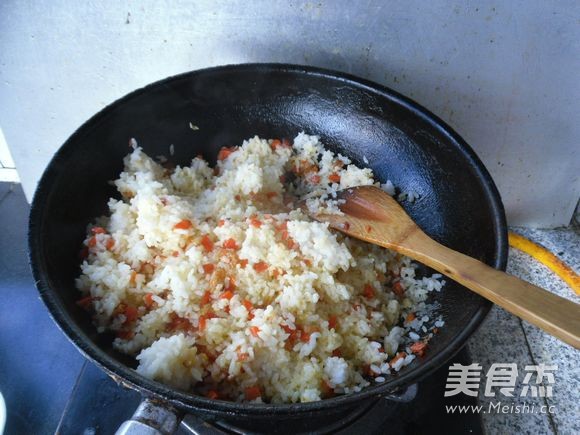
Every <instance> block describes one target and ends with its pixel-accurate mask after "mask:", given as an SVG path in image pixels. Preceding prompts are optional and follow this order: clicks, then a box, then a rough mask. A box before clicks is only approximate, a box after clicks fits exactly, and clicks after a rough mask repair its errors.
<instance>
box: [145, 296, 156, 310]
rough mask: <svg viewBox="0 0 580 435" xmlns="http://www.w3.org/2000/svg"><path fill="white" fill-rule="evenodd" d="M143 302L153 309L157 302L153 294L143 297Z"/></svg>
mask: <svg viewBox="0 0 580 435" xmlns="http://www.w3.org/2000/svg"><path fill="white" fill-rule="evenodd" d="M143 301H144V302H145V305H146V306H147V308H151V307H153V306H154V305H155V301H154V300H153V293H145V296H143Z"/></svg>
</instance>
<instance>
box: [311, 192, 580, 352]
mask: <svg viewBox="0 0 580 435" xmlns="http://www.w3.org/2000/svg"><path fill="white" fill-rule="evenodd" d="M338 199H339V202H340V203H341V204H340V209H341V211H342V212H343V213H344V215H338V214H330V213H328V214H327V213H323V212H320V213H314V214H313V213H310V215H311V217H312V218H314V219H316V220H318V221H321V222H327V223H328V224H329V225H330V227H331V228H334V229H335V230H338V231H341V232H343V233H345V234H347V235H349V236H351V237H355V238H357V239H361V240H364V241H367V242H370V243H373V244H375V245H379V246H383V247H385V248H389V249H392V250H394V251H397V252H400V253H401V254H404V255H406V256H408V257H411V258H413V259H415V260H418V261H420V262H421V263H423V264H425V265H427V266H429V267H431V268H433V269H435V270H436V271H438V272H440V273H442V274H444V275H446V276H448V277H449V278H451V279H453V280H455V281H457V282H459V283H460V284H462V285H463V286H465V287H467V288H468V289H470V290H472V291H474V292H475V293H477V294H479V295H480V296H483V297H484V298H486V299H488V300H490V301H492V302H493V303H495V304H496V305H499V306H500V307H502V308H504V309H506V310H507V311H509V312H510V313H512V314H515V315H516V316H518V317H520V318H522V319H524V320H526V321H528V322H530V323H532V324H534V325H536V326H538V327H539V328H541V329H543V330H544V331H546V332H547V333H549V334H551V335H553V336H554V337H557V338H559V339H560V340H562V341H564V342H566V343H568V344H570V345H572V346H574V347H575V348H576V349H578V348H580V305H578V304H575V303H574V302H571V301H569V300H567V299H564V298H562V297H560V296H557V295H555V294H553V293H550V292H549V291H546V290H544V289H542V288H540V287H537V286H535V285H532V284H530V283H528V282H526V281H523V280H521V279H518V278H516V277H514V276H512V275H508V274H507V273H505V272H501V271H499V270H496V269H493V268H491V267H489V266H487V265H486V264H484V263H482V262H481V261H478V260H475V259H474V258H471V257H469V256H467V255H464V254H461V253H460V252H457V251H454V250H452V249H449V248H447V247H445V246H443V245H441V244H440V243H438V242H436V241H435V240H433V239H432V238H430V237H429V236H428V235H427V234H425V233H424V232H423V231H422V230H421V229H420V228H419V227H418V226H417V224H416V223H415V222H414V221H413V220H412V219H411V218H410V217H409V215H408V214H407V213H406V212H405V210H403V208H402V207H401V206H400V205H399V203H397V201H396V200H395V199H393V198H392V197H391V196H389V195H388V194H387V193H385V192H383V191H382V190H381V189H379V188H377V187H375V186H359V187H354V188H351V189H346V190H343V191H340V192H339V193H338Z"/></svg>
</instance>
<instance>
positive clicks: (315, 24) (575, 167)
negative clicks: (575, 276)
mask: <svg viewBox="0 0 580 435" xmlns="http://www.w3.org/2000/svg"><path fill="white" fill-rule="evenodd" d="M579 16H580V3H579V2H576V1H559V2H543V1H509V2H494V1H480V2H471V1H467V2H459V1H448V0H440V1H432V2H424V1H406V2H398V1H379V0H369V1H365V2H354V1H348V0H340V1H328V0H324V1H319V2H305V1H275V0H269V1H263V0H260V1H248V0H244V1H241V0H234V1H189V2H188V1H167V2H160V1H153V0H141V1H106V2H95V1H72V0H50V1H47V0H37V1H10V0H3V1H2V2H0V127H1V128H2V129H3V130H4V134H5V137H6V140H7V143H8V145H9V147H10V148H11V150H12V154H13V157H14V159H15V161H16V165H17V168H18V170H19V173H20V178H21V180H22V183H23V186H24V190H25V192H26V195H27V197H28V198H29V199H30V198H31V195H32V193H33V191H34V187H35V184H36V182H37V180H38V178H39V176H40V174H41V172H42V170H43V168H44V167H45V165H46V164H47V162H48V160H49V159H50V157H51V156H52V154H53V153H54V152H55V150H56V149H57V148H58V147H59V146H60V144H62V142H63V141H64V140H65V139H66V138H67V137H68V136H69V135H70V134H71V133H72V132H73V131H74V130H75V129H76V127H78V126H79V125H80V124H81V123H82V122H83V121H85V120H86V119H87V118H88V117H90V116H91V115H93V114H94V113H95V112H97V111H98V110H99V109H101V108H102V107H103V106H105V105H107V104H108V103H110V102H112V101H114V100H115V99H117V98H119V97H121V96H122V95H124V94H126V93H127V92H129V91H132V90H134V89H135V88H138V87H141V86H143V85H145V84H148V83H150V82H152V81H156V80H158V79H161V78H164V77H166V76H170V75H173V74H177V73H181V72H184V71H188V70H192V69H197V68H202V67H207V66H213V65H219V64H227V63H239V62H272V61H274V62H291V63H301V64H312V65H316V66H322V67H328V68H334V69H339V70H343V71H347V72H350V73H353V74H357V75H360V76H362V77H365V78H369V79H372V80H375V81H377V82H379V83H382V84H386V85H387V86H390V87H392V88H394V89H395V90H398V91H400V92H402V93H404V94H406V95H408V96H410V97H412V98H414V99H416V100H417V101H418V102H419V103H421V104H423V105H425V106H426V107H428V108H429V109H431V110H432V111H433V112H435V113H436V114H437V115H439V116H440V117H442V118H443V119H444V120H445V121H447V122H448V123H449V124H451V125H452V126H453V127H454V128H455V129H456V130H457V131H458V132H459V133H460V134H461V135H462V136H463V137H464V138H465V139H466V140H467V141H468V142H469V143H470V144H471V145H472V146H473V147H474V148H475V150H476V152H477V153H478V154H479V156H480V157H481V158H482V159H483V161H484V162H485V164H486V165H487V167H488V169H489V170H490V171H491V173H492V175H493V177H494V179H495V181H496V182H497V184H498V186H499V188H500V191H501V193H502V196H503V199H504V202H505V204H506V206H507V210H508V217H509V220H510V223H512V224H521V225H530V226H556V225H562V224H567V223H568V222H569V221H570V218H571V216H572V212H573V209H574V206H575V204H576V202H577V200H578V195H579V191H580V179H579V177H578V174H579V169H580V155H579V151H580V143H579V142H580V122H579V121H580V120H579V119H578V113H580V110H579V109H580V84H579V80H578V76H579V71H580V26H579V24H578V17H579Z"/></svg>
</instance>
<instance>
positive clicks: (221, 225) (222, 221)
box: [217, 219, 226, 227]
mask: <svg viewBox="0 0 580 435" xmlns="http://www.w3.org/2000/svg"><path fill="white" fill-rule="evenodd" d="M225 223H226V221H225V220H223V219H220V220H219V221H218V223H217V226H218V227H223V226H224V224H225Z"/></svg>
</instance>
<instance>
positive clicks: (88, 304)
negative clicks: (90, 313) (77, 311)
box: [76, 296, 93, 310]
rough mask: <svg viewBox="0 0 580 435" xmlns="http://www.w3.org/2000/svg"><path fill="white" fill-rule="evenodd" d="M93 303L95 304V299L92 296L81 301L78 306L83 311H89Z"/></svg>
mask: <svg viewBox="0 0 580 435" xmlns="http://www.w3.org/2000/svg"><path fill="white" fill-rule="evenodd" d="M91 302H93V298H92V297H91V296H85V297H84V298H81V299H79V300H78V301H77V302H76V304H77V305H78V306H79V307H81V308H82V309H83V310H88V309H89V308H90V307H91Z"/></svg>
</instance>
